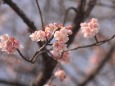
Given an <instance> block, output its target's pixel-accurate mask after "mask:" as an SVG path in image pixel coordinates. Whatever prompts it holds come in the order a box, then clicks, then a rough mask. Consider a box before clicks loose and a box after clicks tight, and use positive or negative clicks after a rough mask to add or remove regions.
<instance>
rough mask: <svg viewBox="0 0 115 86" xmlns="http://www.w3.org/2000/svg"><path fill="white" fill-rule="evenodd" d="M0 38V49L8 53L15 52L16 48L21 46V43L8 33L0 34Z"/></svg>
mask: <svg viewBox="0 0 115 86" xmlns="http://www.w3.org/2000/svg"><path fill="white" fill-rule="evenodd" d="M0 40H1V42H0V49H1V50H2V51H5V52H7V53H8V54H11V53H13V52H15V51H16V49H18V48H22V45H20V44H19V41H18V40H16V39H15V38H14V37H10V36H9V35H8V34H4V35H2V36H0Z"/></svg>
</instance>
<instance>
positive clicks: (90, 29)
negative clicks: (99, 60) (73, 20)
mask: <svg viewBox="0 0 115 86" xmlns="http://www.w3.org/2000/svg"><path fill="white" fill-rule="evenodd" d="M80 26H81V30H82V33H83V34H84V37H86V38H91V37H93V36H95V35H96V34H97V33H98V32H99V23H98V20H97V19H95V18H92V19H91V20H90V22H89V23H81V24H80Z"/></svg>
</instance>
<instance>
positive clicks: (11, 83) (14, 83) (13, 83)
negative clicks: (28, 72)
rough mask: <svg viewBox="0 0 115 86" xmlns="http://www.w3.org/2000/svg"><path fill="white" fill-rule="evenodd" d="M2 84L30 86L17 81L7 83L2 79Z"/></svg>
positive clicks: (0, 80)
mask: <svg viewBox="0 0 115 86" xmlns="http://www.w3.org/2000/svg"><path fill="white" fill-rule="evenodd" d="M0 84H2V85H3V84H5V85H10V86H28V85H26V84H23V83H21V82H17V81H7V80H2V79H0Z"/></svg>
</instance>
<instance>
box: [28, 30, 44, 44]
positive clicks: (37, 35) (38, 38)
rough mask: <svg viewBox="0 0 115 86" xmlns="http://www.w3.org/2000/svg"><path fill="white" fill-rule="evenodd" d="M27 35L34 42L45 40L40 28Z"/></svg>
mask: <svg viewBox="0 0 115 86" xmlns="http://www.w3.org/2000/svg"><path fill="white" fill-rule="evenodd" d="M29 37H30V38H31V40H32V41H36V42H38V41H45V40H46V36H45V32H44V31H42V30H39V31H35V32H34V33H32V34H31V35H30V36H29Z"/></svg>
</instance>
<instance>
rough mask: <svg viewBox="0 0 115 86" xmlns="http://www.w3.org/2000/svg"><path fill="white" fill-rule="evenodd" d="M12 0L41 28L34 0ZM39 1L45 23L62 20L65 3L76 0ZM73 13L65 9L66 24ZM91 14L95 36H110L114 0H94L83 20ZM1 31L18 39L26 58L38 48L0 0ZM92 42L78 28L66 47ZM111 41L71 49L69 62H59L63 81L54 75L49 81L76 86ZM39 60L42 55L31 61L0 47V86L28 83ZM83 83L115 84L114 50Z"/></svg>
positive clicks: (114, 16) (114, 27)
mask: <svg viewBox="0 0 115 86" xmlns="http://www.w3.org/2000/svg"><path fill="white" fill-rule="evenodd" d="M13 1H14V2H15V3H16V4H17V5H18V6H19V8H21V9H22V10H23V11H24V13H25V14H26V15H27V16H28V17H29V18H30V19H31V20H32V21H33V22H34V23H35V25H36V26H37V29H41V28H42V27H41V21H40V15H39V12H38V10H37V6H36V2H35V0H13ZM39 3H40V7H41V10H42V14H43V18H44V24H45V25H47V24H49V23H63V21H64V16H65V12H66V10H67V9H68V8H69V7H75V8H77V7H78V5H79V3H80V0H39ZM75 14H76V13H75V12H74V11H70V12H69V14H68V15H67V19H66V24H65V25H66V26H67V25H71V24H72V23H73V20H74V18H75ZM91 18H97V19H98V20H99V23H100V31H99V33H98V35H97V37H98V39H99V40H103V39H107V38H110V37H111V36H112V35H114V34H115V0H97V3H96V5H95V7H94V8H93V10H92V12H91V13H90V16H89V17H88V18H87V19H86V21H89V20H90V19H91ZM5 33H8V34H9V35H10V36H14V37H15V38H16V39H18V40H20V43H21V44H22V45H23V46H24V49H22V50H21V51H22V52H23V54H24V55H25V56H26V57H27V58H30V57H31V56H32V54H33V53H34V52H35V51H36V50H38V48H39V47H38V46H37V44H36V43H35V42H32V41H31V40H30V38H29V35H30V33H29V32H28V27H27V25H26V24H25V23H24V22H23V21H22V19H21V18H20V17H19V16H18V15H17V14H16V13H15V12H14V11H13V10H12V9H11V8H10V7H9V6H8V5H7V4H3V3H2V0H0V35H3V34H5ZM94 42H95V39H94V38H92V39H85V38H84V37H83V34H82V33H81V31H79V32H78V34H77V35H76V37H75V39H74V42H73V43H72V45H71V46H70V48H73V47H75V46H80V45H86V44H91V43H94ZM113 44H115V39H113V40H111V41H110V42H108V43H106V44H104V45H101V46H98V47H91V48H86V49H79V50H76V51H73V52H71V63H70V64H64V65H63V67H64V69H65V72H66V73H67V78H66V79H65V80H64V81H63V82H60V81H59V80H58V79H54V80H53V83H55V84H56V85H57V86H77V82H81V80H82V79H84V77H86V76H87V75H89V74H90V73H91V72H92V71H93V69H95V68H96V67H97V65H98V64H99V63H100V61H101V60H102V59H103V58H104V57H105V56H106V53H107V52H108V50H109V49H110V47H111V46H112V45H113ZM41 62H42V59H41V58H39V59H38V61H37V62H36V63H35V64H31V63H28V62H26V61H25V60H24V59H22V58H21V57H20V56H19V55H18V53H17V52H16V53H15V54H13V55H9V54H7V53H5V52H2V51H0V86H23V85H25V86H31V83H32V82H33V80H34V79H35V78H36V76H37V75H38V74H39V71H40V70H41V69H42V65H41ZM11 83H20V84H22V85H12V84H11ZM87 86H115V51H114V53H113V55H112V58H111V59H110V60H109V61H108V62H107V63H106V64H105V65H104V67H103V68H102V69H101V72H100V73H99V74H97V76H96V77H95V79H94V80H92V81H90V83H88V84H87Z"/></svg>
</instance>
